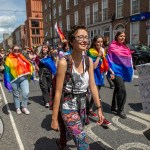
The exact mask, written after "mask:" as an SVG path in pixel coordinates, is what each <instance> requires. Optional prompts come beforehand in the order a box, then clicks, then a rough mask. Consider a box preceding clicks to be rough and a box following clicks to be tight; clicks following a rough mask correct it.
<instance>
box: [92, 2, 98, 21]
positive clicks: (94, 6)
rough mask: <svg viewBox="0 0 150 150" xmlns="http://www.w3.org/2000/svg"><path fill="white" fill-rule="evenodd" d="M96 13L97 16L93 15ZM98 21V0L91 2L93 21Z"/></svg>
mask: <svg viewBox="0 0 150 150" xmlns="http://www.w3.org/2000/svg"><path fill="white" fill-rule="evenodd" d="M95 10H96V11H95ZM96 14H97V17H95V16H96ZM98 21H99V15H98V2H95V3H93V23H97V22H98Z"/></svg>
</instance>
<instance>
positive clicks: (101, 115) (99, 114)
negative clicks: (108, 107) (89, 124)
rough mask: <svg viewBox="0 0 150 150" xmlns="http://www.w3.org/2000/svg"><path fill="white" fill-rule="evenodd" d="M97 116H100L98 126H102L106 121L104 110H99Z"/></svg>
mask: <svg viewBox="0 0 150 150" xmlns="http://www.w3.org/2000/svg"><path fill="white" fill-rule="evenodd" d="M97 115H98V122H97V124H99V125H101V124H102V123H103V121H104V119H105V118H104V115H103V113H102V109H98V110H97Z"/></svg>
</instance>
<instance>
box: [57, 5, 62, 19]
mask: <svg viewBox="0 0 150 150" xmlns="http://www.w3.org/2000/svg"><path fill="white" fill-rule="evenodd" d="M58 11H59V16H61V15H62V7H61V4H60V5H59V7H58Z"/></svg>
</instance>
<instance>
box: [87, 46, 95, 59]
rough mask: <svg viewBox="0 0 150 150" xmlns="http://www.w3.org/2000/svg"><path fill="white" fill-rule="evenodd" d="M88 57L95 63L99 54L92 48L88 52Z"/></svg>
mask: <svg viewBox="0 0 150 150" xmlns="http://www.w3.org/2000/svg"><path fill="white" fill-rule="evenodd" d="M87 55H88V56H89V57H90V58H92V60H93V61H96V58H97V56H98V52H97V50H96V49H95V48H90V49H89V50H88V51H87Z"/></svg>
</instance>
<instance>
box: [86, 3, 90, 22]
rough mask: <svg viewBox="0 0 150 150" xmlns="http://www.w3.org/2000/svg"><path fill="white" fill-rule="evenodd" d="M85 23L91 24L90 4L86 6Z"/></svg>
mask: <svg viewBox="0 0 150 150" xmlns="http://www.w3.org/2000/svg"><path fill="white" fill-rule="evenodd" d="M85 23H86V25H89V24H90V6H86V7H85Z"/></svg>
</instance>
